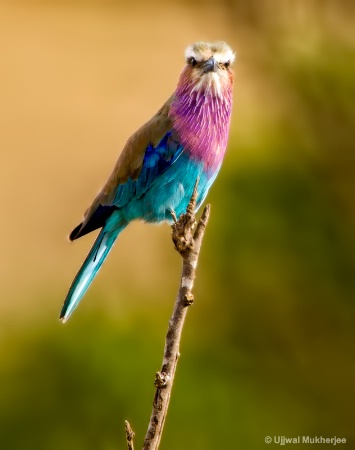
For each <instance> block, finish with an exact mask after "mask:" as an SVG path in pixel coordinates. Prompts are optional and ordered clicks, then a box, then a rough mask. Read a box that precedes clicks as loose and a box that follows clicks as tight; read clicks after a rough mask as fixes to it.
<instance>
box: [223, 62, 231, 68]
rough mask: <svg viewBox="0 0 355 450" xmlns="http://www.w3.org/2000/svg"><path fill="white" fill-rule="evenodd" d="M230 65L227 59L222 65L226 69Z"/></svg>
mask: <svg viewBox="0 0 355 450" xmlns="http://www.w3.org/2000/svg"><path fill="white" fill-rule="evenodd" d="M230 65H231V63H230V61H227V62H225V63H224V67H225V68H226V69H228V67H229V66H230Z"/></svg>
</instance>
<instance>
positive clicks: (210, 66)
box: [202, 56, 217, 73]
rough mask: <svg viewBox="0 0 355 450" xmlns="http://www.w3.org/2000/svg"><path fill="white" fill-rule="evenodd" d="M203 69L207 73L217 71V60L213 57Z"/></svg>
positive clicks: (204, 64)
mask: <svg viewBox="0 0 355 450" xmlns="http://www.w3.org/2000/svg"><path fill="white" fill-rule="evenodd" d="M202 68H203V71H204V72H205V73H207V72H215V71H216V69H217V63H216V60H215V59H214V58H213V56H212V57H211V58H210V59H208V60H207V61H206V62H204V63H203V64H202Z"/></svg>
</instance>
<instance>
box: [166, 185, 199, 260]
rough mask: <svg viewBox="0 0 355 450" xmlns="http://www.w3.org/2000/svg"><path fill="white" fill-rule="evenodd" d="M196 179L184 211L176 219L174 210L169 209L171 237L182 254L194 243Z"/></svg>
mask: <svg viewBox="0 0 355 450" xmlns="http://www.w3.org/2000/svg"><path fill="white" fill-rule="evenodd" d="M197 186H198V179H197V180H196V184H195V188H194V191H193V193H192V196H191V199H190V201H189V204H188V206H187V208H186V213H185V214H181V216H180V217H179V219H177V217H176V214H175V212H174V211H171V215H172V217H173V220H174V223H173V224H172V226H171V228H172V239H173V242H174V245H175V248H176V250H177V251H178V252H179V253H180V254H182V253H184V252H186V251H187V250H191V249H192V248H193V245H194V235H193V229H194V228H195V225H196V218H195V209H196V199H197Z"/></svg>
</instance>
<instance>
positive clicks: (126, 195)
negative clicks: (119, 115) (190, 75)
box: [70, 96, 182, 240]
mask: <svg viewBox="0 0 355 450" xmlns="http://www.w3.org/2000/svg"><path fill="white" fill-rule="evenodd" d="M172 100H173V96H171V97H170V98H169V100H168V101H167V102H166V103H165V104H164V105H163V106H162V108H160V110H159V111H158V112H157V113H156V114H155V115H154V116H153V117H152V118H151V119H150V120H149V121H148V122H146V123H145V124H144V125H143V126H142V127H140V128H139V129H138V130H137V131H136V132H135V133H134V134H133V135H132V136H131V137H130V138H129V139H128V141H127V143H126V145H125V146H124V148H123V150H122V152H121V154H120V156H119V158H118V160H117V162H116V165H115V167H114V169H113V171H112V173H111V175H110V177H109V178H108V180H107V182H106V184H105V185H104V187H103V188H102V190H101V191H100V193H99V194H98V195H97V197H96V198H95V200H94V201H93V203H92V205H91V206H90V207H89V208H88V209H87V211H86V212H85V215H84V220H83V222H82V223H81V224H80V225H79V226H78V227H76V228H75V229H74V230H73V232H72V233H71V235H70V239H71V240H73V239H77V238H79V237H80V236H83V235H84V234H86V233H88V232H90V231H92V230H93V229H96V228H99V227H100V226H103V225H104V220H106V219H105V215H104V214H102V212H105V213H107V212H110V213H111V208H112V210H113V209H114V208H115V207H122V206H123V205H125V204H126V203H127V202H128V201H129V200H130V199H131V198H133V197H140V196H141V195H142V194H143V193H144V192H145V191H146V190H147V189H148V188H149V186H150V185H151V184H152V183H153V182H154V180H155V179H156V177H157V175H158V174H159V173H161V172H162V171H164V170H165V168H166V167H168V166H169V165H171V164H172V163H173V162H174V161H175V160H176V158H177V157H178V156H179V155H180V154H181V152H182V147H181V146H180V145H179V143H178V141H177V138H176V136H174V132H173V131H172V123H171V120H170V118H169V110H170V105H171V102H172ZM107 207H109V209H108V208H107ZM103 208H104V209H103ZM98 213H100V214H98ZM101 222H103V223H101Z"/></svg>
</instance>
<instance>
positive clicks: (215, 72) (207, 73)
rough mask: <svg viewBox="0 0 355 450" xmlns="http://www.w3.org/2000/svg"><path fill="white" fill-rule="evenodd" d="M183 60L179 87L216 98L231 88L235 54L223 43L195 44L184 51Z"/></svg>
mask: <svg viewBox="0 0 355 450" xmlns="http://www.w3.org/2000/svg"><path fill="white" fill-rule="evenodd" d="M185 58H186V63H187V64H186V67H185V68H184V70H183V72H182V74H181V78H180V82H179V84H180V85H185V86H189V87H190V88H192V90H193V91H197V92H198V91H202V92H204V93H207V94H211V95H214V96H218V97H221V96H223V92H224V90H225V88H226V87H231V86H232V84H233V72H232V69H231V66H232V64H233V62H234V60H235V53H234V52H233V50H232V49H231V48H230V47H229V45H227V44H226V43H225V42H213V43H208V42H195V43H194V44H192V45H189V46H188V47H187V49H186V50H185Z"/></svg>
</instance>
